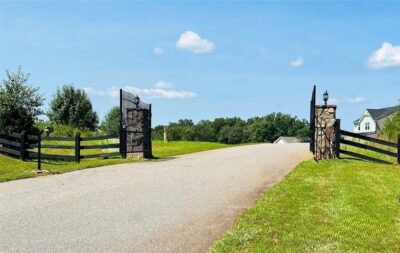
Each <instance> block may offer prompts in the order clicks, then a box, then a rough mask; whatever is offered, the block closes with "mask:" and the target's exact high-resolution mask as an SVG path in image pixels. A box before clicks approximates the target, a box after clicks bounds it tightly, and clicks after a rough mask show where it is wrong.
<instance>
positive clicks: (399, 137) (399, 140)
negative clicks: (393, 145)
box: [397, 134, 400, 164]
mask: <svg viewBox="0 0 400 253" xmlns="http://www.w3.org/2000/svg"><path fill="white" fill-rule="evenodd" d="M397 163H398V164H400V134H398V135H397Z"/></svg>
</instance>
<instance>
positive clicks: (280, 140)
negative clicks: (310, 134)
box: [275, 138, 286, 144]
mask: <svg viewBox="0 0 400 253" xmlns="http://www.w3.org/2000/svg"><path fill="white" fill-rule="evenodd" d="M275 143H277V144H286V142H285V141H284V140H283V139H282V138H280V139H279V141H277V142H275Z"/></svg>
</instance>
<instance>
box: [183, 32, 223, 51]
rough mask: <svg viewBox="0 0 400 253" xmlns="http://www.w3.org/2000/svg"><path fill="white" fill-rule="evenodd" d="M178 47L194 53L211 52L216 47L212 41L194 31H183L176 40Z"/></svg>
mask: <svg viewBox="0 0 400 253" xmlns="http://www.w3.org/2000/svg"><path fill="white" fill-rule="evenodd" d="M176 47H177V48H180V49H185V50H187V51H189V52H192V53H194V54H206V53H211V52H212V51H213V50H214V49H215V46H214V44H213V43H212V42H211V41H209V40H207V39H203V38H201V37H200V35H198V34H197V33H195V32H192V31H186V32H184V33H182V34H181V36H180V38H179V40H178V41H177V42H176Z"/></svg>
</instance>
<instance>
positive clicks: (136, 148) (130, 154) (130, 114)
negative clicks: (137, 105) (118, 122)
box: [126, 109, 146, 159]
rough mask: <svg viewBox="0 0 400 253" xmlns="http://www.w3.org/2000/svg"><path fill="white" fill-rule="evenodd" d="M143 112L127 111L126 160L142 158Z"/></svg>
mask: <svg viewBox="0 0 400 253" xmlns="http://www.w3.org/2000/svg"><path fill="white" fill-rule="evenodd" d="M144 112H145V111H144V110H137V109H127V115H126V118H127V120H126V130H127V135H126V137H127V138H126V147H127V148H126V149H127V158H134V159H140V158H143V157H144V150H145V135H146V132H145V129H146V127H145V117H144Z"/></svg>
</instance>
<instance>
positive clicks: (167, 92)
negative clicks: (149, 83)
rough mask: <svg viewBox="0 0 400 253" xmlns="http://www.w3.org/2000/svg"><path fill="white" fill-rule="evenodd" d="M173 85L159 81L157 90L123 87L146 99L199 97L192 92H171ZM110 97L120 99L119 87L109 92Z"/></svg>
mask: <svg viewBox="0 0 400 253" xmlns="http://www.w3.org/2000/svg"><path fill="white" fill-rule="evenodd" d="M172 87H173V85H172V84H171V83H168V82H164V81H158V82H157V83H156V87H155V88H140V87H136V86H125V87H123V89H124V90H126V91H128V92H130V93H133V94H138V95H139V96H141V97H145V98H168V99H173V98H194V97H196V96H197V94H196V93H194V92H192V91H183V90H171V89H170V88H172ZM107 93H108V95H109V96H111V97H113V98H119V88H118V87H115V86H114V87H112V88H111V89H109V90H108V92H107Z"/></svg>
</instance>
